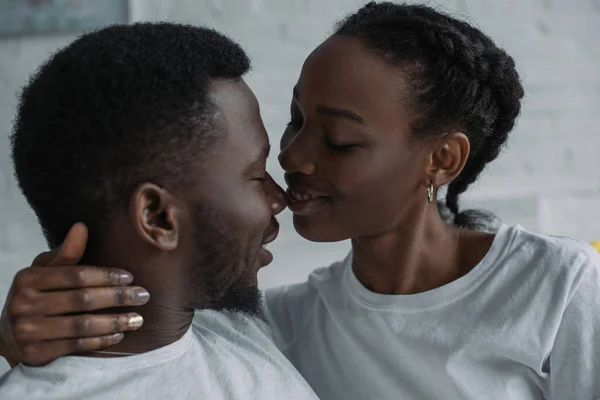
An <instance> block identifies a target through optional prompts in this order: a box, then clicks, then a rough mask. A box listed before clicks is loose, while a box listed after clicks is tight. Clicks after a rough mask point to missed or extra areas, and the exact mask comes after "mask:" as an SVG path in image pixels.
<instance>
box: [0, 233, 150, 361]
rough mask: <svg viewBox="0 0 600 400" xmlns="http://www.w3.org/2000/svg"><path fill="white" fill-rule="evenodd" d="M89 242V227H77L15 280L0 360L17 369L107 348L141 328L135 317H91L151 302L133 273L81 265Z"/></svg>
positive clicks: (1, 331) (2, 323)
mask: <svg viewBox="0 0 600 400" xmlns="http://www.w3.org/2000/svg"><path fill="white" fill-rule="evenodd" d="M87 237H88V232H87V228H86V227H85V225H83V224H80V223H78V224H75V225H73V227H72V228H71V230H70V231H69V233H68V234H67V237H66V238H65V241H64V243H63V244H62V246H61V247H60V248H59V249H57V250H53V251H49V252H45V253H42V254H40V255H39V256H37V257H36V259H35V260H34V261H33V263H32V265H31V266H30V267H28V268H25V269H23V270H21V271H20V272H19V273H17V275H16V276H15V278H14V280H13V283H12V286H11V289H10V291H9V293H8V298H7V300H6V303H5V305H4V309H3V310H2V317H1V319H0V354H1V355H2V356H3V357H5V358H6V359H7V360H8V362H9V363H10V364H11V366H14V365H16V364H17V363H19V362H23V363H26V364H30V365H44V364H47V363H49V362H50V361H53V360H54V359H56V358H58V357H61V356H65V355H68V354H73V353H84V352H89V351H92V350H98V349H102V348H106V347H109V346H112V345H114V344H115V343H118V342H119V341H121V340H122V338H123V332H125V331H131V330H136V329H138V328H139V327H140V326H141V323H142V321H143V320H142V317H141V316H140V315H139V314H135V313H123V314H106V315H105V314H86V313H87V312H90V311H95V310H102V309H106V308H115V307H124V306H139V305H143V304H145V303H146V302H148V300H149V298H150V296H149V294H148V292H147V291H146V290H145V289H143V288H141V287H136V286H128V285H129V284H131V282H133V276H132V275H131V274H130V273H129V272H127V271H124V270H120V269H116V268H105V267H92V266H84V265H76V264H77V263H78V262H79V260H80V259H81V257H82V256H83V253H84V250H85V246H86V244H87Z"/></svg>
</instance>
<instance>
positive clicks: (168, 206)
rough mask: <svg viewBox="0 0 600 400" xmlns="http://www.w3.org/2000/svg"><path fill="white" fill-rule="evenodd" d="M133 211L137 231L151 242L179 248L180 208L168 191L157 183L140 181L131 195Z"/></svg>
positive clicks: (132, 215) (132, 219) (165, 246)
mask: <svg viewBox="0 0 600 400" xmlns="http://www.w3.org/2000/svg"><path fill="white" fill-rule="evenodd" d="M129 215H130V217H131V222H132V225H133V228H134V229H135V231H136V233H137V234H138V235H139V236H140V237H141V238H142V239H143V240H145V241H146V242H147V243H148V244H150V245H151V246H154V247H155V248H157V249H159V250H162V251H171V250H175V249H176V248H177V246H178V244H179V235H180V224H179V218H178V217H179V215H180V210H179V208H178V206H177V204H176V201H175V199H174V198H173V196H172V195H171V194H170V193H169V192H168V191H166V190H165V189H163V188H161V187H160V186H158V185H155V184H153V183H142V184H140V185H139V186H138V187H137V188H136V190H135V191H134V193H133V195H132V196H131V198H130V204H129Z"/></svg>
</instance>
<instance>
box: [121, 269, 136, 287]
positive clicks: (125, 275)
mask: <svg viewBox="0 0 600 400" xmlns="http://www.w3.org/2000/svg"><path fill="white" fill-rule="evenodd" d="M131 282H133V275H131V274H130V273H129V272H122V273H121V274H119V283H121V285H129V284H130V283H131Z"/></svg>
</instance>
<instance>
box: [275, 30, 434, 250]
mask: <svg viewBox="0 0 600 400" xmlns="http://www.w3.org/2000/svg"><path fill="white" fill-rule="evenodd" d="M408 95H409V93H408V92H407V88H406V83H405V81H404V79H403V78H402V75H401V71H399V70H398V69H395V68H392V67H390V66H388V65H387V64H386V63H385V62H384V61H383V60H381V59H380V58H379V57H377V56H375V55H373V54H372V53H370V52H368V51H367V50H366V48H365V47H363V45H362V43H361V42H360V41H359V40H357V39H352V38H346V37H341V36H334V37H332V38H330V39H328V40H327V41H325V42H324V43H323V44H322V45H321V46H319V47H318V48H317V49H316V50H315V51H314V52H313V53H312V54H311V55H310V56H309V57H308V59H307V60H306V62H305V63H304V66H303V68H302V72H301V74H300V78H299V80H298V83H297V85H296V87H295V89H294V96H293V99H292V104H291V120H290V124H289V126H288V127H287V129H286V130H285V132H284V134H283V137H282V139H281V154H280V156H279V161H280V164H281V166H282V168H283V169H284V170H285V172H286V174H285V179H286V182H287V184H288V186H289V189H288V193H289V195H290V198H291V201H290V209H291V210H292V212H293V213H294V226H295V228H296V230H297V231H298V233H299V234H300V235H301V236H303V237H304V238H306V239H308V240H312V241H325V242H329V241H339V240H344V239H348V238H354V237H360V236H371V235H382V234H385V233H386V232H389V231H391V230H397V229H398V227H400V226H401V224H405V223H410V221H415V218H418V215H422V211H423V210H424V209H425V207H427V182H428V181H427V175H426V173H425V171H426V169H427V168H426V165H427V158H428V153H427V151H426V150H427V149H426V148H427V146H419V145H418V143H414V141H410V140H409V136H408V134H409V125H410V116H411V111H410V109H409V107H408V105H409V102H408V99H409V96H408Z"/></svg>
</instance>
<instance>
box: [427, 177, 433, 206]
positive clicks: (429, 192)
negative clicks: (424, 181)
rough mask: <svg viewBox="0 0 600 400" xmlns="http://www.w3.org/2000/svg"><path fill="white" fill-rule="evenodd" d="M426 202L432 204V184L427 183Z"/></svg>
mask: <svg viewBox="0 0 600 400" xmlns="http://www.w3.org/2000/svg"><path fill="white" fill-rule="evenodd" d="M427 201H428V202H429V204H431V203H433V182H429V186H428V187H427Z"/></svg>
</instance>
